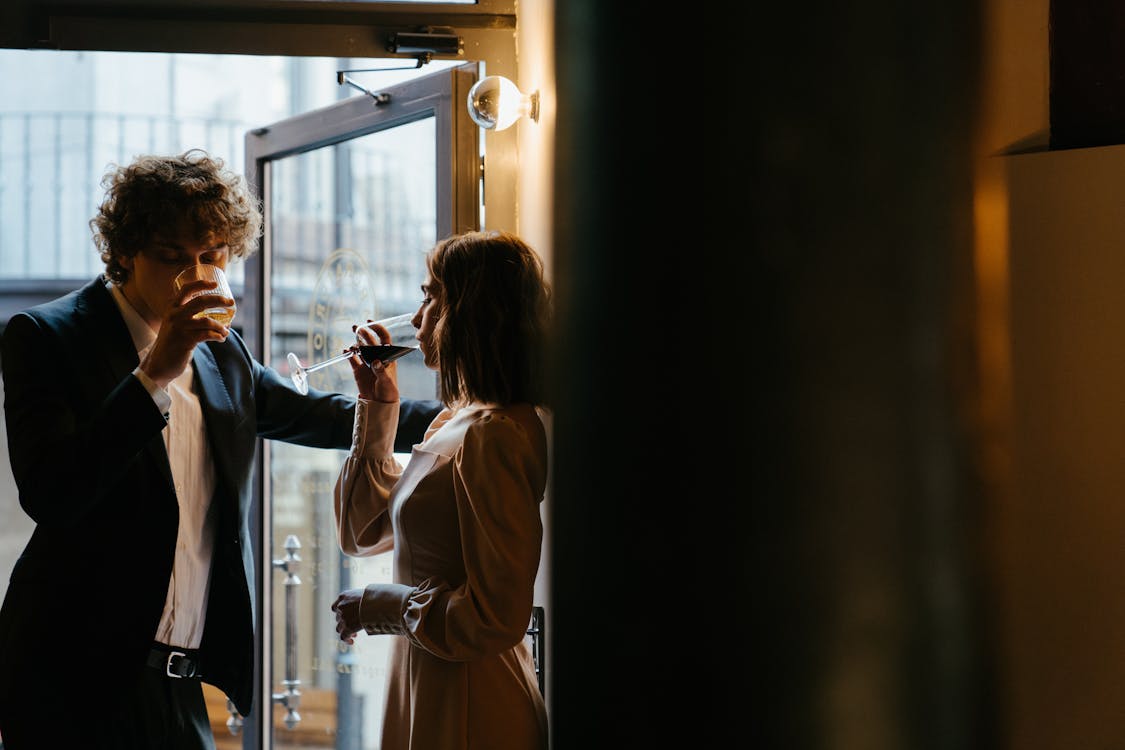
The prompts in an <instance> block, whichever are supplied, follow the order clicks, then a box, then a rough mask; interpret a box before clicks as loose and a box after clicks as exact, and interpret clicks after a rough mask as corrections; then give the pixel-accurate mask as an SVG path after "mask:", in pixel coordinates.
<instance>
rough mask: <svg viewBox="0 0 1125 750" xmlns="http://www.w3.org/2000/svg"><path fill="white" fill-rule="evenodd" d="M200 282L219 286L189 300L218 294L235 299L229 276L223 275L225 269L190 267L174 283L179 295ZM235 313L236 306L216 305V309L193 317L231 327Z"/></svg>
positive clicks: (212, 308) (205, 266)
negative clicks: (228, 281)
mask: <svg viewBox="0 0 1125 750" xmlns="http://www.w3.org/2000/svg"><path fill="white" fill-rule="evenodd" d="M200 280H206V281H214V282H215V283H216V284H218V286H216V287H215V288H214V289H204V290H203V291H201V292H196V293H195V294H193V295H191V296H190V297H188V299H195V298H196V297H198V296H200V295H203V294H216V295H221V296H225V297H230V298H231V299H234V295H233V294H232V293H231V291H230V284H228V283H227V275H226V274H225V273H223V269H221V268H219V267H218V266H212V265H210V264H206V263H204V264H198V265H194V266H188V267H187V268H185V269H184V270H183V271H180V274H179V275H178V276H176V280H175V281H174V282H173V286H175V288H176V293H177V294H179V292H180V290H181V289H182V288H183V287H184V286H186V285H187V284H190V283H191V282H193V281H200ZM234 312H235V305H231V306H230V307H226V306H225V305H215V306H214V307H208V308H207V309H206V310H204V311H203V312H200V313H196V314H195V315H194V316H193V317H196V318H211V319H212V320H216V321H218V322H219V323H222V324H223V325H225V326H229V325H230V322H231V321H232V320H234Z"/></svg>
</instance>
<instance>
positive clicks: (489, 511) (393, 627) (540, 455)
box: [360, 414, 546, 661]
mask: <svg viewBox="0 0 1125 750" xmlns="http://www.w3.org/2000/svg"><path fill="white" fill-rule="evenodd" d="M545 487H546V449H545V444H543V443H542V441H541V440H537V439H534V438H533V437H532V436H529V435H528V434H527V433H526V431H525V428H524V426H523V425H521V424H519V423H518V422H516V421H515V420H513V419H511V418H509V417H506V416H502V415H496V414H492V415H488V416H485V417H484V418H483V419H481V420H480V421H479V422H478V423H477V424H475V425H473V426H472V427H470V428H469V430H468V432H467V433H466V435H465V440H464V443H463V444H462V446H461V448H460V449H459V450H458V452H457V453H456V454H455V456H454V457H453V493H454V499H455V502H456V506H457V514H458V520H459V523H460V535H461V548H462V555H463V559H464V566H465V580H464V582H463V583H461V584H460V585H456V586H453V585H451V584H450V583H449V582H447V581H443V580H437V579H433V578H429V579H425V580H423V581H421V582H420V583H419V585H418V586H415V587H407V586H402V585H401V584H371V585H369V586H368V587H367V588H366V590H365V593H364V597H363V603H362V605H361V610H360V611H361V619H362V620H363V621H364V625H365V629H366V630H367V632H368V633H397V634H401V635H405V636H406V637H407V638H409V639H410V640H411V641H412V642H413V643H414V644H415V645H417V646H419V647H420V648H423V649H425V650H426V651H428V652H430V653H432V654H434V655H435V656H438V657H440V658H442V659H447V660H450V661H468V660H471V659H476V658H479V657H481V656H484V655H487V654H494V653H500V652H502V651H504V650H506V649H509V648H511V647H512V646H514V645H515V644H517V643H519V641H520V640H521V639H522V638H523V637H524V636H525V634H526V632H527V626H528V621H529V620H530V617H531V608H532V603H533V602H532V598H533V593H534V587H535V576H536V573H537V572H538V570H539V556H540V550H541V546H542V540H543V525H542V521H541V519H540V516H539V503H540V501H541V500H542V499H543V492H544V489H545Z"/></svg>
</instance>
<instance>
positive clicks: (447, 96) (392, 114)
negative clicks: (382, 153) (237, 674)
mask: <svg viewBox="0 0 1125 750" xmlns="http://www.w3.org/2000/svg"><path fill="white" fill-rule="evenodd" d="M479 69H480V68H479V65H478V64H477V63H466V64H463V65H458V66H455V67H452V68H448V69H446V70H442V71H439V72H437V73H431V74H429V75H426V76H420V77H418V78H415V79H412V80H409V81H406V82H403V83H399V84H395V85H393V86H388V87H385V88H380V89H375V90H374V92H373V93H377V94H382V93H385V94H388V95H389V98H388V99H387V101H385V102H379V101H377V100H376V99H375V98H374V97H373V96H369V95H367V94H362V95H358V96H352V97H350V98H348V99H344V100H342V101H340V102H337V103H335V104H332V105H329V106H327V107H323V108H320V109H316V110H312V111H310V112H305V113H303V114H300V115H296V116H294V117H290V118H287V119H285V120H281V121H279V122H276V123H271V124H269V125H265V126H262V127H259V128H255V129H253V130H251V131H249V132H247V133H246V136H245V172H244V173H245V175H246V179H247V181H248V183H249V187H250V189H251V191H252V192H253V193H254V195H255V196H256V197H257V198H258V199H259V200H260V201H261V202H262V207H263V215H264V219H265V220H264V221H263V235H262V245H261V248H260V250H259V252H257V253H255V254H254V255H252V256H251V257H250V258H248V259H247V261H246V272H245V284H244V291H243V300H244V301H246V302H247V304H246V305H245V306H246V308H247V312H248V314H247V315H246V316H245V317H244V319H243V320H244V323H243V332H244V339H245V340H246V342H247V344H248V346H250V348H251V351H252V352H253V354H254V355H255V357H257V359H258V361H260V362H269V361H271V360H270V351H269V331H270V304H271V300H270V289H269V285H268V283H267V279H269V278H270V272H271V263H272V256H271V253H272V248H271V236H270V222H269V217H268V215H266V212H267V211H268V206H269V194H268V191H269V180H268V172H269V163H270V162H271V161H273V160H276V159H282V158H285V157H288V156H292V155H294V154H299V153H304V152H307V151H313V150H315V149H318V148H323V147H325V146H329V145H333V144H337V143H342V142H345V141H348V140H351V139H353V138H358V137H361V136H364V135H369V134H371V133H376V132H379V131H383V130H388V129H391V128H394V127H398V126H400V125H405V124H408V123H411V122H416V121H418V120H421V119H425V118H427V117H433V118H434V121H435V138H436V144H435V146H436V153H435V157H436V158H435V162H436V174H435V176H434V179H435V181H436V188H437V189H436V196H437V198H436V200H437V205H436V214H435V216H436V221H437V226H436V230H437V231H436V235H435V236H436V237H437V238H439V239H441V238H443V237H446V236H448V235H450V234H453V233H456V232H463V231H468V230H473V229H479V228H481V227H480V216H481V167H480V165H481V146H482V144H481V136H480V130H479V128H478V127H477V126H476V124H475V123H473V121H472V119H471V118H470V117H469V114H468V108H467V107H466V106H465V102H466V101H467V98H468V92H469V89H470V88H472V85H473V84H474V83H475V82H476V81H477V79H478V77H479ZM269 482H270V466H269V451H267V450H259V451H258V466H257V476H256V478H255V482H254V493H253V499H252V502H251V509H250V514H251V534H252V539H253V542H254V544H255V545H256V549H257V559H256V561H255V570H254V577H255V584H256V587H257V591H256V594H255V597H256V601H255V608H256V609H257V612H258V613H259V614H258V617H257V618H256V619H257V621H256V622H255V625H254V627H255V633H254V691H255V695H256V696H257V705H258V707H259V708H258V710H257V711H256V712H255V716H254V717H253V718H252V719H251V720H248V721H246V722H245V724H244V728H243V731H244V736H243V747H248V748H267V747H271V746H272V740H271V739H270V738H271V737H272V733H271V731H270V726H271V723H272V716H273V700H272V695H273V687H274V685H275V684H276V683H277V682H278V680H277V679H275V676H274V675H273V674H272V673H271V672H272V663H271V659H270V657H269V655H270V654H271V653H272V643H271V640H272V633H271V628H270V627H269V625H270V622H269V618H270V617H271V612H272V610H273V601H272V599H273V594H272V586H271V583H272V581H271V576H273V575H274V571H273V566H272V554H271V548H270V547H271V545H270V540H269V535H268V533H267V530H268V529H270V528H272V520H271V508H270V504H269V503H266V502H264V501H263V499H264V498H266V497H269V490H270V487H269Z"/></svg>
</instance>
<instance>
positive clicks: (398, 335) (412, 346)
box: [287, 313, 418, 394]
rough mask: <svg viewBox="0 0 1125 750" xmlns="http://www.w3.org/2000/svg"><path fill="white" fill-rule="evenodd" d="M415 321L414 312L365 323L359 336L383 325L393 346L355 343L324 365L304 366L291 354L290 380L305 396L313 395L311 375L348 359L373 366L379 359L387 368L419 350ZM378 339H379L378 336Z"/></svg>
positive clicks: (357, 333) (327, 360)
mask: <svg viewBox="0 0 1125 750" xmlns="http://www.w3.org/2000/svg"><path fill="white" fill-rule="evenodd" d="M413 319H414V313H403V314H402V315H395V316H393V317H390V318H383V319H382V320H376V321H372V322H371V323H364V324H363V325H360V326H358V327H357V328H356V336H357V337H358V336H359V330H360V329H361V328H373V327H374V326H377V325H380V326H383V327H384V328H386V329H387V333H389V334H390V335H391V343H389V344H372V345H368V344H361V343H359V342H358V338H357V342H356V343H355V344H352V345H351V346H349V347H348V348H347V349H345V350H344V351H343V352H342V353H340V354H337V355H336V356H335V357H332V358H331V359H326V360H324V361H323V362H317V363H316V364H315V365H309V366H308V367H305V366H303V365H302V364H301V360H300V359H298V357H297V355H296V354H294V353H293V352H289V355H288V357H287V359H288V360H289V377H290V378H291V379H292V380H293V385H294V386H296V387H297V390H298V391H299V392H300V393H302V394H305V393H308V392H309V373H313V372H316V371H317V370H319V369H321V368H323V367H328V366H329V365H334V364H336V363H337V362H343V361H344V360H346V359H349V358H351V357H352V356H354V355H356V354H358V355H359V356H360V357H362V358H363V361H364V362H366V363H367V364H371V363H372V362H374V361H375V360H379V361H380V362H382V363H383V364H385V365H387V364H390V363H391V362H394V361H395V360H396V359H398V358H399V357H403V356H405V355H407V354H410V352H413V351H417V350H418V340H417V339H416V338H414V334H415V333H416V332H417V329H416V328H415V327H414V324H413V323H411V322H410V321H411V320H413ZM376 337H378V336H376Z"/></svg>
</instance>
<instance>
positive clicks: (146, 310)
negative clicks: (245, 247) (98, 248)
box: [121, 232, 230, 325]
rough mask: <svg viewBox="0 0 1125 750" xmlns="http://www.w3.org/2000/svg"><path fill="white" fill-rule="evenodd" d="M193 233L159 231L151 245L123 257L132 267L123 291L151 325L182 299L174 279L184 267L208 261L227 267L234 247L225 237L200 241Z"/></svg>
mask: <svg viewBox="0 0 1125 750" xmlns="http://www.w3.org/2000/svg"><path fill="white" fill-rule="evenodd" d="M190 237H191V234H190V233H186V232H182V233H179V234H176V233H171V234H167V235H157V236H156V237H155V238H154V239H153V241H152V243H151V244H150V245H149V246H148V247H146V248H144V249H142V250H141V251H140V252H138V253H137V254H136V255H134V256H133V257H132V258H125V259H122V261H121V265H123V266H125V268H127V269H129V278H128V280H127V281H126V282H125V283H124V284H122V285H121V291H122V292H124V293H125V297H126V298H127V299H128V300H129V302H130V303H131V304H132V305H133V307H134V308H136V310H137V312H138V313H140V314H141V316H142V317H143V318H144V319H145V320H146V321H148V322H149V324H150V325H151V324H153V323H155V322H157V321H159V320H162V319H163V318H164V316H165V315H166V314H167V312H168V310H169V309H170V308H171V307H172V305H174V304H175V303H176V302H177V301H178V300H177V295H176V292H175V291H174V288H173V285H172V282H173V280H174V279H175V278H176V275H177V274H179V273H180V271H182V270H184V269H185V268H187V267H188V266H192V265H198V264H204V263H206V264H211V265H215V266H218V267H219V268H222V269H224V270H225V269H226V267H227V261H228V260H229V259H230V249H229V248H228V247H227V244H226V241H225V240H222V239H218V238H215V237H207V238H205V239H204V240H203V241H202V242H200V241H198V240H195V239H190Z"/></svg>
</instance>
